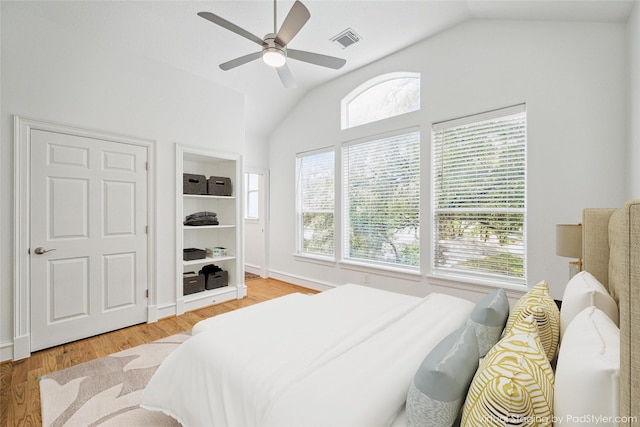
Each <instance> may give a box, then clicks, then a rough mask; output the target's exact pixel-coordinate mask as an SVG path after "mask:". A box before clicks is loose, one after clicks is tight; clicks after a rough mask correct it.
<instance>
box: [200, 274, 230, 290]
mask: <svg viewBox="0 0 640 427" xmlns="http://www.w3.org/2000/svg"><path fill="white" fill-rule="evenodd" d="M228 284H229V272H228V271H226V270H222V271H216V272H215V273H209V274H207V276H206V278H205V284H204V287H205V289H207V290H208V289H216V288H223V287H225V286H227V285H228Z"/></svg>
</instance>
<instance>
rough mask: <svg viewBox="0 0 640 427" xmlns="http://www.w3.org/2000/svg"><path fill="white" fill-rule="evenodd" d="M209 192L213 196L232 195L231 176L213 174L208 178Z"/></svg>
mask: <svg viewBox="0 0 640 427" xmlns="http://www.w3.org/2000/svg"><path fill="white" fill-rule="evenodd" d="M207 194H209V195H211V196H231V194H233V188H231V178H225V177H223V176H212V177H210V178H209V179H208V180H207Z"/></svg>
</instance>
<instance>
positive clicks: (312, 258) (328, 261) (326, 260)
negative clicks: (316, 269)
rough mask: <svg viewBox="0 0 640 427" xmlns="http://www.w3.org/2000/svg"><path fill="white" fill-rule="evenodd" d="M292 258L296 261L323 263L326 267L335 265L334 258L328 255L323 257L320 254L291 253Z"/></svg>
mask: <svg viewBox="0 0 640 427" xmlns="http://www.w3.org/2000/svg"><path fill="white" fill-rule="evenodd" d="M293 258H294V259H295V260H296V261H302V262H310V263H312V264H318V265H324V266H326V267H335V266H336V260H335V259H333V258H330V257H323V256H321V255H307V254H293Z"/></svg>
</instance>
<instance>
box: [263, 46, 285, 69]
mask: <svg viewBox="0 0 640 427" xmlns="http://www.w3.org/2000/svg"><path fill="white" fill-rule="evenodd" d="M262 60H263V61H264V63H265V64H267V65H268V66H270V67H274V68H277V67H282V66H283V65H284V64H285V63H286V62H287V57H286V56H285V54H284V52H283V51H282V50H281V49H278V48H277V47H268V48H266V49H264V50H263V51H262Z"/></svg>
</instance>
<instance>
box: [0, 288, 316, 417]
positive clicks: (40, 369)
mask: <svg viewBox="0 0 640 427" xmlns="http://www.w3.org/2000/svg"><path fill="white" fill-rule="evenodd" d="M246 284H247V288H248V296H247V297H246V298H243V299H241V300H233V301H228V302H225V303H222V304H217V305H214V306H210V307H205V308H201V309H199V310H195V311H191V312H188V313H185V314H183V315H181V316H177V317H168V318H165V319H161V320H159V321H158V322H156V323H148V324H141V325H136V326H131V327H129V328H125V329H120V330H117V331H113V332H109V333H107V334H103V335H98V336H95V337H91V338H87V339H83V340H80V341H75V342H72V343H69V344H64V345H61V346H58V347H53V348H50V349H46V350H42V351H38V352H36V353H33V354H32V355H31V357H29V358H27V359H24V360H19V361H17V362H4V363H2V364H0V386H1V391H0V426H2V427H5V426H6V427H14V426H40V425H42V420H41V414H40V387H39V383H38V378H40V377H41V376H42V375H45V374H48V373H51V372H54V371H58V370H60V369H64V368H68V367H70V366H73V365H77V364H79V363H83V362H88V361H90V360H93V359H97V358H99V357H102V356H105V355H107V354H111V353H116V352H118V351H121V350H125V349H127V348H131V347H135V346H137V345H140V344H144V343H147V342H151V341H155V340H157V339H160V338H164V337H167V336H169V335H173V334H177V333H179V332H183V331H187V330H190V329H191V328H192V327H193V325H195V324H196V323H197V322H199V321H200V320H203V319H206V318H208V317H212V316H215V315H218V314H222V313H226V312H228V311H232V310H236V309H238V308H241V307H246V306H249V305H252V304H256V303H259V302H262V301H267V300H270V299H272V298H276V297H279V296H283V295H287V294H290V293H294V292H303V293H316V291H313V290H309V289H306V288H301V287H299V286H295V285H292V284H289V283H285V282H281V281H279V280H274V279H255V280H250V281H247V282H246Z"/></svg>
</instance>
